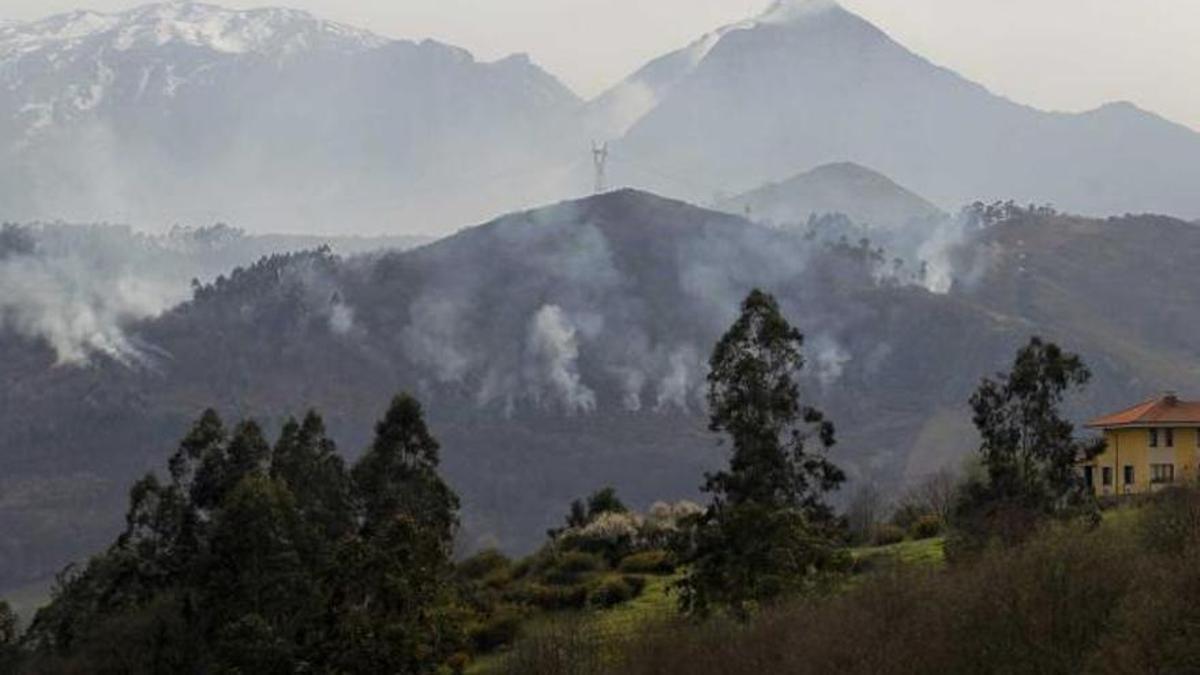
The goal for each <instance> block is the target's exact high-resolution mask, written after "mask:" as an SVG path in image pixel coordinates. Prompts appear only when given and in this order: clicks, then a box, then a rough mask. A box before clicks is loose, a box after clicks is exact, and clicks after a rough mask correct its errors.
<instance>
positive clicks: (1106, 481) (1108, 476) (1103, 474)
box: [1100, 466, 1112, 487]
mask: <svg viewBox="0 0 1200 675" xmlns="http://www.w3.org/2000/svg"><path fill="white" fill-rule="evenodd" d="M1100 484H1101V485H1103V486H1104V487H1109V486H1111V485H1112V467H1111V466H1106V467H1104V468H1103V469H1101V470H1100Z"/></svg>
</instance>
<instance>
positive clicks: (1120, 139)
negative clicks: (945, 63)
mask: <svg viewBox="0 0 1200 675" xmlns="http://www.w3.org/2000/svg"><path fill="white" fill-rule="evenodd" d="M593 138H595V139H597V140H603V139H609V140H613V141H614V144H613V147H612V166H611V168H610V171H611V175H612V176H613V180H614V182H615V183H616V184H620V185H629V186H635V187H641V188H646V189H651V190H654V191H656V192H659V193H664V194H669V195H673V196H677V197H681V198H687V199H690V200H694V201H695V200H699V201H702V202H705V203H708V202H710V201H711V200H713V199H714V196H715V195H717V194H723V195H725V196H728V195H731V194H738V193H741V192H745V191H748V190H752V189H755V188H757V187H758V186H760V185H762V184H764V183H768V182H778V181H782V180H785V179H786V178H788V177H790V176H794V175H796V174H797V173H799V172H802V171H806V170H809V169H811V168H813V167H815V166H817V165H821V164H826V163H832V162H843V161H850V162H855V163H858V164H861V165H863V166H866V167H870V168H871V169H873V170H876V171H879V172H881V173H883V174H885V175H887V176H888V177H889V178H891V179H893V180H895V181H897V182H899V183H900V184H902V185H905V186H906V187H908V188H909V189H911V190H913V191H914V192H916V193H918V194H920V195H922V196H924V197H925V198H926V199H929V200H931V201H932V202H933V203H935V204H937V205H938V206H939V207H940V208H942V209H946V210H956V209H957V208H958V207H959V206H961V205H962V204H964V203H968V202H971V201H974V200H976V199H983V200H989V199H993V198H996V199H1010V198H1011V199H1016V200H1018V201H1021V202H1029V201H1035V202H1050V203H1054V204H1056V205H1058V206H1059V207H1061V208H1065V209H1067V210H1071V211H1076V212H1081V213H1088V214H1102V215H1106V214H1110V213H1123V212H1147V211H1150V212H1162V213H1170V214H1173V215H1178V216H1181V217H1188V218H1194V217H1196V215H1197V214H1200V196H1197V193H1196V191H1195V190H1194V189H1192V187H1193V186H1192V183H1191V180H1192V177H1193V176H1195V175H1197V174H1198V173H1200V133H1196V132H1194V131H1191V130H1189V129H1187V128H1184V127H1182V126H1179V125H1175V124H1173V123H1170V122H1168V121H1166V120H1163V119H1161V118H1159V117H1157V116H1155V115H1153V114H1152V113H1149V112H1146V111H1142V110H1139V109H1137V108H1135V107H1133V106H1132V105H1130V104H1125V103H1116V104H1112V105H1109V106H1105V107H1103V108H1100V109H1098V110H1095V111H1092V112H1090V113H1085V114H1079V115H1067V114H1053V113H1044V112H1040V111H1037V110H1034V109H1032V108H1028V107H1025V106H1021V105H1019V104H1018V103H1014V102H1011V101H1007V100H1005V99H1002V98H999V97H997V96H994V95H992V94H990V93H989V92H988V91H987V90H985V89H984V88H983V87H981V86H979V85H977V84H974V83H972V82H969V81H967V80H965V79H963V78H961V77H959V76H958V75H956V74H954V73H953V72H951V71H949V70H946V69H944V68H940V67H938V66H935V65H934V64H931V63H929V62H927V61H925V60H924V59H922V58H921V57H920V56H918V55H915V54H913V53H911V52H909V51H908V50H906V49H905V48H904V47H903V46H901V45H899V44H897V43H895V42H894V41H892V40H891V39H890V38H888V36H886V35H885V34H883V33H882V32H880V31H879V30H878V29H876V28H875V27H874V26H872V25H871V24H870V23H868V22H866V21H865V20H863V19H861V18H859V17H857V16H855V15H853V14H851V13H850V12H848V11H846V10H844V9H842V8H840V7H839V6H837V5H836V4H835V3H833V2H832V1H831V0H781V1H780V2H779V3H777V4H776V5H775V6H774V7H773V8H772V9H770V10H769V11H768V12H766V13H765V14H763V15H762V16H760V17H757V18H755V19H751V20H748V21H746V22H743V23H741V24H737V25H733V26H728V27H725V28H723V29H720V30H718V31H715V32H713V33H712V34H710V35H707V36H703V37H701V38H700V39H698V40H697V41H696V42H695V43H693V44H691V45H689V46H686V47H685V48H683V49H681V50H679V51H677V52H674V53H671V54H668V55H665V56H663V57H662V58H660V59H657V60H655V61H654V62H652V63H650V64H648V65H647V66H646V67H645V68H643V69H641V70H639V71H638V72H637V73H635V74H633V75H631V76H630V77H629V78H628V79H627V80H625V81H624V82H622V83H620V84H618V85H617V86H615V87H614V88H613V89H612V90H611V91H609V92H607V93H606V94H604V95H602V96H600V97H598V98H597V99H596V100H594V101H592V102H590V103H586V104H585V103H584V102H583V101H581V100H579V99H578V98H577V97H576V96H575V95H574V94H573V93H571V92H570V91H569V90H568V89H567V88H566V87H564V86H563V85H562V84H560V83H559V82H558V80H556V79H555V78H554V76H553V75H552V74H550V73H547V72H545V71H543V70H542V69H540V68H538V67H537V66H536V65H534V64H532V63H531V62H529V60H528V59H527V58H525V57H523V56H514V57H511V58H507V59H503V60H501V61H497V62H495V63H481V62H478V61H476V60H475V59H474V58H473V57H472V56H471V55H470V54H469V53H468V52H466V51H465V50H462V49H459V48H456V47H452V46H449V45H444V44H439V43H436V42H433V41H428V40H426V41H423V42H411V41H405V40H393V39H389V38H384V37H381V36H377V35H374V34H372V33H370V32H367V31H363V30H358V29H355V28H350V27H347V26H342V25H339V24H334V23H330V22H327V21H323V20H321V19H319V18H316V17H313V16H311V15H308V14H305V13H303V12H297V11H290V10H251V11H230V10H224V9H220V8H218V7H215V6H210V5H204V4H198V3H186V2H171V3H165V4H158V5H148V6H146V7H142V8H139V9H135V10H131V11H127V12H123V13H118V14H99V13H94V12H75V13H72V14H66V15H60V16H55V17H51V18H48V19H46V20H43V21H38V22H30V23H22V24H16V25H9V26H5V27H2V28H0V157H3V158H4V166H5V173H4V180H3V181H2V182H0V199H2V201H0V203H3V205H4V206H3V212H2V213H0V217H3V218H5V219H8V220H18V221H28V220H53V219H60V218H61V219H65V220H71V221H76V222H81V221H82V222H92V221H97V220H108V221H116V222H126V223H131V224H134V225H136V226H139V227H142V228H152V229H153V228H159V229H161V228H165V227H169V226H170V225H171V224H174V223H183V224H189V225H205V224H210V223H211V222H215V221H218V220H224V221H226V222H231V223H234V224H235V225H237V226H239V227H243V228H246V229H249V230H251V231H260V232H261V231H266V230H274V231H283V230H286V231H308V232H325V233H329V232H345V231H351V230H352V231H356V232H372V233H381V232H387V233H393V234H395V233H413V232H421V233H434V232H439V233H444V232H447V231H450V230H452V229H455V228H457V227H461V226H463V225H465V224H468V223H471V222H480V221H482V220H485V219H486V218H487V217H490V216H492V215H494V214H496V213H500V212H505V211H509V210H512V209H514V208H518V207H525V206H532V205H536V204H540V203H545V202H548V201H552V200H554V199H561V198H565V197H572V196H577V195H579V194H582V193H584V192H586V191H587V190H588V189H589V188H590V186H591V173H590V172H591V164H590V157H589V156H588V143H589V142H590V141H591V140H592V139H593Z"/></svg>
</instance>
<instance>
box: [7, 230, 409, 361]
mask: <svg viewBox="0 0 1200 675" xmlns="http://www.w3.org/2000/svg"><path fill="white" fill-rule="evenodd" d="M325 243H327V242H326V241H324V240H321V239H315V238H304V237H287V236H263V237H250V236H246V235H245V234H244V233H243V232H241V231H240V230H236V229H233V228H230V227H226V226H214V227H209V228H200V229H186V228H178V229H175V230H173V231H172V232H170V233H169V234H165V235H147V234H142V233H139V232H136V231H134V230H132V229H130V228H128V227H123V226H112V225H65V224H42V225H28V226H18V225H5V226H3V227H2V228H0V330H11V331H15V332H17V333H18V334H20V335H22V336H25V337H27V338H31V339H41V340H45V341H46V342H47V343H48V344H49V345H50V346H51V347H52V348H53V350H54V353H55V356H56V360H57V362H58V363H59V364H60V365H83V364H86V363H87V362H88V361H89V359H91V357H93V356H97V355H104V356H107V357H110V358H113V359H116V360H118V361H121V362H123V363H126V364H128V365H134V364H137V363H142V362H144V360H145V358H146V356H147V354H146V352H147V349H148V347H147V346H146V345H140V344H138V342H137V340H135V339H133V338H131V337H130V336H129V334H128V328H129V327H130V326H131V325H132V324H134V323H136V322H138V321H141V320H144V319H149V318H152V317H155V316H158V315H159V314H161V313H163V312H164V311H166V310H168V309H170V308H172V307H174V306H176V305H178V304H179V303H181V302H183V301H185V300H187V299H189V298H190V297H191V283H192V281H193V280H198V281H210V280H212V279H214V278H216V277H217V276H218V275H220V274H227V273H229V272H230V271H231V270H232V269H234V268H235V267H239V266H246V265H249V264H251V263H253V262H254V261H255V260H257V259H258V258H260V257H262V256H264V255H267V254H270V253H279V252H284V251H293V250H301V249H312V248H316V247H317V246H318V245H321V244H325ZM333 243H334V245H336V246H338V247H339V248H344V249H346V250H348V251H355V252H357V251H369V250H372V247H373V246H374V245H376V244H378V245H380V246H386V245H392V244H395V245H403V244H404V243H405V242H404V241H401V240H378V241H375V240H368V239H362V240H352V239H346V240H344V241H342V240H333ZM287 274H288V277H287V278H286V279H284V281H285V282H287V283H292V284H295V285H297V286H298V287H300V288H301V290H302V291H303V297H304V299H305V302H306V304H307V305H308V308H309V310H310V311H311V312H313V313H315V314H316V315H318V316H323V317H325V318H326V319H327V320H328V323H329V327H330V330H332V331H334V332H335V333H338V334H339V335H346V334H349V333H351V332H353V331H354V330H356V322H355V318H354V310H353V308H352V307H350V306H349V305H347V304H346V302H345V300H344V299H343V296H342V294H341V293H340V292H339V289H338V287H337V284H336V282H335V281H334V280H333V279H331V278H329V277H328V275H326V274H325V273H324V272H322V271H320V270H317V269H316V268H313V267H311V266H307V267H306V266H304V265H298V266H295V267H293V268H290V269H289V270H288V272H287ZM150 351H153V350H152V349H151V350H150Z"/></svg>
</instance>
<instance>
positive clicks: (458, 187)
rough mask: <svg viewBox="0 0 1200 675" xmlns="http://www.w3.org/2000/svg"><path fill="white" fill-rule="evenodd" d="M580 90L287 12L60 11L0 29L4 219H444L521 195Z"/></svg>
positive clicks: (526, 65)
mask: <svg viewBox="0 0 1200 675" xmlns="http://www.w3.org/2000/svg"><path fill="white" fill-rule="evenodd" d="M579 105H580V102H579V101H578V99H577V98H576V97H575V95H574V94H572V93H571V92H570V91H569V90H567V89H566V87H564V86H563V85H562V84H561V83H559V82H558V81H557V80H556V79H555V78H553V77H552V76H550V75H548V74H547V73H545V72H544V71H542V70H541V69H539V68H538V67H537V66H535V65H534V64H533V63H531V62H530V61H529V59H528V58H527V57H524V56H520V55H518V56H513V57H510V58H506V59H503V60H500V61H497V62H494V63H482V62H478V61H476V60H475V59H474V58H473V57H472V56H471V55H470V54H469V53H468V52H466V51H464V50H462V49H458V48H456V47H451V46H448V45H444V44H440V43H437V42H434V41H431V40H426V41H424V42H419V43H417V42H409V41H404V40H392V39H387V38H383V37H380V36H377V35H373V34H371V33H369V32H366V31H362V30H358V29H354V28H350V27H347V26H343V25H340V24H336V23H331V22H328V21H323V20H320V19H317V18H315V17H313V16H311V15H309V14H306V13H304V12H299V11H293V10H285V9H261V10H248V11H233V10H226V9H222V8H219V7H215V6H210V5H205V4H200V3H191V2H169V3H164V4H155V5H148V6H144V7H139V8H136V9H133V10H129V11H126V12H121V13H114V14H104V13H98V12H87V11H80V12H73V13H70V14H63V15H59V16H53V17H50V18H47V19H44V20H41V21H35V22H28V23H21V24H15V25H10V26H5V27H0V157H2V158H3V162H4V166H5V170H4V176H3V180H0V203H3V204H4V207H3V209H2V212H0V217H3V218H4V219H6V220H10V221H30V220H53V219H60V218H61V219H64V220H70V221H85V222H92V221H96V220H109V221H117V222H132V223H134V224H137V225H141V226H143V227H162V226H169V225H171V224H173V223H178V222H183V223H185V224H188V223H195V222H201V223H210V222H215V221H218V220H224V221H227V222H233V223H237V224H238V225H239V226H242V227H246V228H249V229H253V230H256V231H264V230H284V229H286V230H289V231H309V232H312V231H317V232H320V231H328V230H329V229H330V228H331V227H333V226H335V225H336V226H337V227H339V228H345V227H354V228H355V229H356V230H357V231H359V232H364V231H366V232H389V233H397V232H431V231H437V230H439V229H444V228H446V227H448V226H457V225H459V224H461V223H462V222H469V221H470V220H472V219H477V218H482V217H484V215H488V214H492V213H495V212H497V211H500V210H507V209H508V208H511V207H512V206H513V205H514V204H520V203H524V201H525V199H526V196H527V194H529V193H531V192H536V189H535V188H533V187H529V184H531V183H535V182H536V181H528V180H526V181H524V182H522V181H516V180H513V176H526V177H527V175H528V173H529V171H530V167H531V166H541V163H542V161H543V160H544V159H546V158H547V157H551V156H555V153H556V152H557V151H558V146H557V139H558V138H559V136H560V135H561V134H564V133H566V129H568V128H570V127H571V125H573V124H574V119H575V116H576V113H577V109H578V107H579ZM468 185H469V186H470V187H469V188H468V187H466V186H468ZM451 197H452V198H451Z"/></svg>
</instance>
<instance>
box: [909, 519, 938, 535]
mask: <svg viewBox="0 0 1200 675" xmlns="http://www.w3.org/2000/svg"><path fill="white" fill-rule="evenodd" d="M941 532H942V519H941V518H938V517H937V516H935V515H933V514H932V513H930V514H926V515H924V516H921V517H920V518H917V519H916V521H914V522H913V524H912V527H910V528H909V530H908V534H909V536H911V537H912V538H913V539H929V538H930V537H936V536H938V535H939V534H941Z"/></svg>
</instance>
